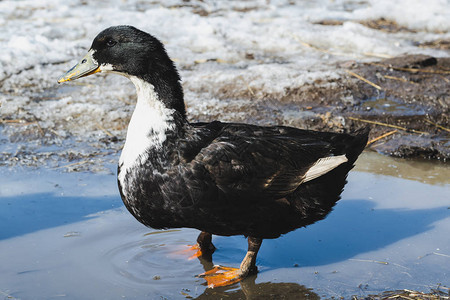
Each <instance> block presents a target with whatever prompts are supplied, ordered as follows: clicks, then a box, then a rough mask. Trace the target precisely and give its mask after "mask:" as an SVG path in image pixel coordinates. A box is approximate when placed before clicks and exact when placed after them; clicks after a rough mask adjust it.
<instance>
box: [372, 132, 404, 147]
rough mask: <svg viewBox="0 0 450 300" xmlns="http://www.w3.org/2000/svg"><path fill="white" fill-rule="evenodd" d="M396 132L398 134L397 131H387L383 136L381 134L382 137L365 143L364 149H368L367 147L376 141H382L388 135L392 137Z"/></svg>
mask: <svg viewBox="0 0 450 300" xmlns="http://www.w3.org/2000/svg"><path fill="white" fill-rule="evenodd" d="M396 132H398V130H397V129H395V130H392V131H389V132H386V133H385V134H382V135H380V136H379V137H376V138H374V139H371V140H370V141H368V142H367V145H366V147H368V146H370V145H372V144H373V143H375V142H376V141H378V140H381V139H383V138H385V137H387V136H390V135H392V134H394V133H396Z"/></svg>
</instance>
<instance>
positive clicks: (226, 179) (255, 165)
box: [193, 123, 351, 199]
mask: <svg viewBox="0 0 450 300" xmlns="http://www.w3.org/2000/svg"><path fill="white" fill-rule="evenodd" d="M222 124H223V125H224V126H223V128H222V130H221V131H220V132H218V135H217V137H216V138H215V139H213V140H212V141H211V142H210V143H209V144H208V145H207V146H205V147H204V148H203V149H201V150H200V152H199V153H198V154H197V155H196V157H195V158H194V159H193V162H194V163H195V164H200V165H202V167H203V168H204V169H206V170H207V172H208V173H209V176H210V177H211V178H212V179H213V180H214V182H215V183H216V185H217V187H218V188H219V189H220V190H222V191H223V192H224V193H226V194H228V195H230V196H232V195H239V196H240V197H242V196H245V195H246V194H248V195H251V196H252V198H253V197H258V196H259V197H263V198H272V199H273V198H275V199H277V198H281V197H284V196H286V195H288V194H290V193H292V192H294V191H295V190H296V189H297V188H298V186H299V185H300V184H302V183H303V182H306V181H310V180H313V179H315V178H317V177H320V176H321V175H323V174H325V173H327V172H329V171H331V170H332V169H334V168H335V167H337V166H339V165H340V164H342V163H344V162H347V161H348V159H347V157H346V156H345V147H343V146H342V145H340V144H341V143H338V142H337V141H336V136H339V135H341V136H349V135H342V134H336V133H319V132H314V131H308V130H299V129H295V128H290V127H283V126H278V127H259V126H254V125H247V124H224V123H222ZM349 137H351V136H349Z"/></svg>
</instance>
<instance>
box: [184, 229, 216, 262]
mask: <svg viewBox="0 0 450 300" xmlns="http://www.w3.org/2000/svg"><path fill="white" fill-rule="evenodd" d="M189 250H196V252H195V253H194V254H193V255H192V256H191V257H189V259H193V258H196V257H204V258H206V259H208V258H209V259H210V260H211V258H212V254H213V252H214V251H215V250H216V247H214V245H213V243H212V234H211V233H209V232H205V231H202V232H201V233H200V234H199V235H198V237H197V244H196V245H194V246H191V247H190V248H189Z"/></svg>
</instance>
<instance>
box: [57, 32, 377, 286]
mask: <svg viewBox="0 0 450 300" xmlns="http://www.w3.org/2000/svg"><path fill="white" fill-rule="evenodd" d="M98 72H103V73H114V74H120V75H122V76H125V77H127V78H128V79H129V80H130V81H131V82H132V83H133V84H134V86H135V88H136V93H137V102H136V106H135V109H134V112H133V114H132V116H131V119H130V122H129V125H128V130H127V133H126V139H125V144H124V146H123V149H122V152H121V155H120V158H119V163H118V169H117V182H118V186H119V191H120V196H121V198H122V200H123V203H124V205H125V207H126V208H127V210H128V211H129V212H130V213H131V214H132V215H133V216H134V217H135V218H136V219H137V220H138V221H139V222H141V223H142V224H144V225H145V226H148V227H151V228H154V229H168V228H195V229H198V230H199V231H200V234H199V236H198V238H197V243H196V245H195V246H194V247H193V249H196V251H197V252H196V253H197V256H199V257H201V256H205V257H206V256H207V255H211V254H212V253H213V252H214V250H215V247H214V245H213V244H212V235H219V236H234V235H241V236H244V237H246V238H247V241H248V249H247V253H246V255H245V257H244V258H243V260H242V262H241V264H240V267H239V268H231V267H225V266H215V267H214V268H212V269H211V270H208V271H206V272H205V273H202V274H200V276H201V277H203V278H205V279H206V281H207V282H206V283H207V284H208V286H209V287H217V286H226V285H231V284H234V283H236V282H239V281H241V280H242V279H244V278H246V277H248V276H250V275H252V274H255V273H256V272H257V266H256V257H257V254H258V251H259V249H260V247H261V244H262V241H263V240H264V239H275V238H278V237H280V236H281V235H283V234H286V233H288V232H290V231H293V230H295V229H297V228H300V227H305V226H307V225H310V224H313V223H315V222H317V221H319V220H322V219H324V218H325V217H326V216H327V215H328V214H329V213H330V212H331V210H332V209H333V207H334V206H335V204H336V202H337V201H338V200H339V199H340V197H341V193H342V191H343V189H344V186H345V184H346V182H347V174H348V173H349V171H350V170H351V169H352V168H353V166H354V164H355V161H356V159H357V158H358V156H359V155H360V154H361V152H362V151H363V149H364V148H365V146H366V144H367V139H368V134H369V129H368V128H362V129H359V130H356V131H354V132H352V133H335V132H320V131H312V130H307V129H299V128H294V127H287V126H277V125H274V126H257V125H252V124H243V123H232V122H220V121H213V122H197V123H195V122H190V121H189V120H188V117H187V113H186V108H185V103H184V97H183V89H182V86H181V78H180V75H179V73H178V71H177V69H176V67H175V64H174V62H173V61H172V60H171V59H170V57H169V56H168V54H167V51H166V50H165V47H164V45H163V44H162V42H161V41H160V40H158V39H157V38H156V37H154V36H153V35H151V34H149V33H146V32H144V31H142V30H139V29H137V28H135V27H133V26H129V25H120V26H113V27H109V28H107V29H105V30H103V31H101V32H100V33H99V34H98V35H97V36H96V37H95V39H94V40H93V42H92V45H91V47H90V49H89V50H88V52H87V54H86V55H85V56H84V57H83V58H82V59H81V60H80V61H79V63H77V64H76V65H75V66H74V67H73V68H71V69H70V70H68V71H67V72H66V73H65V74H64V75H62V76H61V77H60V78H59V79H58V83H62V82H66V81H71V80H76V79H79V78H82V77H85V76H89V75H92V74H95V73H98Z"/></svg>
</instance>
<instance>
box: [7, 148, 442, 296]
mask: <svg viewBox="0 0 450 300" xmlns="http://www.w3.org/2000/svg"><path fill="white" fill-rule="evenodd" d="M0 175H1V177H2V181H1V183H0V220H1V223H2V225H1V227H0V261H1V265H0V294H1V295H2V296H4V297H11V298H10V299H14V298H19V299H53V298H63V299H143V298H148V299H155V298H157V299H160V298H161V299H185V298H190V297H192V298H198V299H217V297H220V296H223V297H226V298H227V299H246V298H247V299H251V298H254V297H258V296H260V297H261V296H264V295H269V294H270V295H275V297H276V298H280V297H285V298H286V299H290V298H300V299H301V298H309V299H311V298H312V299H314V298H317V297H332V296H335V297H340V296H343V297H347V298H348V297H350V296H351V295H367V294H370V293H374V292H379V291H383V290H393V289H404V288H407V289H416V290H421V291H429V290H430V288H433V287H436V286H437V285H438V284H443V285H446V286H447V287H448V286H450V281H449V279H448V278H450V276H449V268H448V266H449V264H450V241H449V239H448V236H449V235H450V209H449V207H450V200H449V197H448V195H449V191H450V189H449V187H450V185H449V178H450V168H448V166H446V165H444V164H437V163H430V162H410V161H405V160H395V159H392V158H389V157H385V156H380V155H378V154H375V153H370V152H369V153H365V154H364V155H363V156H362V157H361V159H360V160H359V161H358V165H357V167H356V169H355V171H353V172H352V173H351V175H350V176H349V183H348V185H347V187H346V190H345V192H344V193H343V197H342V198H343V199H342V200H341V201H340V202H339V203H338V205H337V206H336V207H335V210H334V211H333V212H332V213H331V214H330V215H329V216H328V217H327V218H326V219H325V220H323V221H321V222H318V223H316V224H314V225H311V226H309V227H307V228H303V229H298V230H296V231H294V232H291V233H289V234H287V235H285V236H283V237H281V238H279V239H276V240H265V241H264V242H263V246H262V248H261V251H260V253H259V255H258V260H257V265H258V266H259V270H260V272H259V273H258V275H257V276H253V277H251V278H249V279H248V280H245V281H244V282H242V283H238V284H235V285H233V286H231V287H225V288H219V289H214V290H211V289H207V288H206V286H205V285H204V280H203V279H200V278H197V277H195V275H196V274H199V273H202V272H203V271H204V270H206V269H209V268H211V267H212V263H210V262H207V261H202V260H198V259H192V260H189V259H188V258H189V256H190V255H191V253H190V252H189V251H187V252H186V251H183V250H186V249H187V248H188V247H187V245H189V244H193V243H194V242H195V239H196V237H197V234H198V231H197V230H192V229H180V230H178V229H177V230H166V231H155V230H152V229H149V228H146V227H144V226H143V225H141V224H140V223H138V222H137V221H135V220H134V218H133V217H132V216H131V215H130V214H129V213H128V212H127V211H126V210H125V209H124V208H123V206H122V204H121V201H120V198H119V196H118V192H117V188H116V186H115V184H116V179H115V176H113V175H104V174H90V173H61V172H60V170H53V171H50V170H30V169H18V168H17V169H15V170H11V169H6V168H3V169H0ZM213 242H214V244H215V245H216V247H217V251H216V252H215V253H214V255H213V261H214V263H215V264H223V265H227V266H239V264H240V261H241V260H242V258H243V256H244V255H245V251H246V241H245V239H244V238H243V237H214V238H213Z"/></svg>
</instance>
